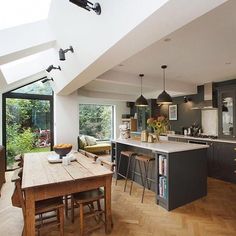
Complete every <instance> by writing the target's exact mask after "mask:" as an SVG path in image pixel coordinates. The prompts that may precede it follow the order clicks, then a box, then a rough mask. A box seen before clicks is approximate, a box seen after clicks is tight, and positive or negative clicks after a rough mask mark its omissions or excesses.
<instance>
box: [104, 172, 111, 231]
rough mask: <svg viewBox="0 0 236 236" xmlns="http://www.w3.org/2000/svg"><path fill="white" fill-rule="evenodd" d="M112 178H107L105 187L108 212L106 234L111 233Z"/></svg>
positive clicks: (106, 210)
mask: <svg viewBox="0 0 236 236" xmlns="http://www.w3.org/2000/svg"><path fill="white" fill-rule="evenodd" d="M111 178H112V177H111V176H107V177H106V185H105V212H106V224H105V229H106V233H107V234H109V233H111V227H112V226H111V225H112V219H111V217H112V216H111Z"/></svg>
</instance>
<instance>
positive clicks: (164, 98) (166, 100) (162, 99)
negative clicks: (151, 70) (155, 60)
mask: <svg viewBox="0 0 236 236" xmlns="http://www.w3.org/2000/svg"><path fill="white" fill-rule="evenodd" d="M166 68H167V65H162V66H161V69H163V88H164V90H163V92H162V93H161V94H160V95H159V96H158V98H157V103H158V104H171V103H172V98H171V96H170V95H169V94H168V93H167V92H166V91H165V79H166V78H165V69H166Z"/></svg>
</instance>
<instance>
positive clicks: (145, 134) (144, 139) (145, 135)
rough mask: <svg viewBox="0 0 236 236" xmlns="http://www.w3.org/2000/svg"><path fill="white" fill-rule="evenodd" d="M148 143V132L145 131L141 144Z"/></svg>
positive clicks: (142, 134) (142, 133)
mask: <svg viewBox="0 0 236 236" xmlns="http://www.w3.org/2000/svg"><path fill="white" fill-rule="evenodd" d="M147 141H148V132H147V130H143V131H142V132H141V142H147Z"/></svg>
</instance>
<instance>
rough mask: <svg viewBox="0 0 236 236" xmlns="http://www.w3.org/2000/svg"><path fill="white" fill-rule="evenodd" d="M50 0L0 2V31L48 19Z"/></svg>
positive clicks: (4, 0)
mask: <svg viewBox="0 0 236 236" xmlns="http://www.w3.org/2000/svg"><path fill="white" fill-rule="evenodd" d="M50 4H51V0H40V1H39V0H0V30H2V29H6V28H10V27H15V26H18V25H22V24H28V23H32V22H35V21H39V20H44V19H46V18H47V17H48V12H49V8H50Z"/></svg>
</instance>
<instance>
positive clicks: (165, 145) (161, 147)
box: [115, 139, 209, 153]
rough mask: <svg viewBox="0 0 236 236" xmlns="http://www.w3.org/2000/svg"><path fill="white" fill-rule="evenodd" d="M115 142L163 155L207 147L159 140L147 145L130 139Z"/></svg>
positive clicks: (206, 146)
mask: <svg viewBox="0 0 236 236" xmlns="http://www.w3.org/2000/svg"><path fill="white" fill-rule="evenodd" d="M115 142H117V143H122V144H126V145H130V146H134V147H139V148H144V149H149V150H152V151H159V152H165V153H173V152H183V151H189V150H195V149H203V148H208V147H209V146H208V145H201V144H192V143H182V142H174V141H165V140H161V141H160V142H158V143H147V142H141V141H137V140H132V139H116V140H115Z"/></svg>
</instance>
